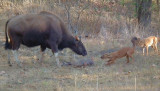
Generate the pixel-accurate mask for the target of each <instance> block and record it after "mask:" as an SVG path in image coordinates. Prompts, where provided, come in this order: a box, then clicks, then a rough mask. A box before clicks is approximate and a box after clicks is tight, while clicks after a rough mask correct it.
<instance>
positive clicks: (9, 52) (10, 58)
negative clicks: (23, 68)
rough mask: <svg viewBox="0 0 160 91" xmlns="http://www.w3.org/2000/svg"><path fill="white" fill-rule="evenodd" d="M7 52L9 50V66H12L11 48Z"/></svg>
mask: <svg viewBox="0 0 160 91" xmlns="http://www.w3.org/2000/svg"><path fill="white" fill-rule="evenodd" d="M7 52H8V64H9V66H12V64H11V53H10V52H11V51H10V50H7Z"/></svg>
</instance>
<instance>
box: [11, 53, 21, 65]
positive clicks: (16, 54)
mask: <svg viewBox="0 0 160 91" xmlns="http://www.w3.org/2000/svg"><path fill="white" fill-rule="evenodd" d="M12 53H13V55H14V59H15V61H16V63H17V64H18V66H19V67H22V64H21V62H20V61H19V59H18V50H12Z"/></svg>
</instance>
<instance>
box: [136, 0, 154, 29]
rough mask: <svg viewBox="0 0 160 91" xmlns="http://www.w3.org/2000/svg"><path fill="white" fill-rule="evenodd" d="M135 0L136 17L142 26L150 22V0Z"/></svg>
mask: <svg viewBox="0 0 160 91" xmlns="http://www.w3.org/2000/svg"><path fill="white" fill-rule="evenodd" d="M136 1H137V8H138V10H137V18H138V24H139V25H140V26H142V27H143V28H145V27H147V26H149V25H150V24H151V4H152V0H136Z"/></svg>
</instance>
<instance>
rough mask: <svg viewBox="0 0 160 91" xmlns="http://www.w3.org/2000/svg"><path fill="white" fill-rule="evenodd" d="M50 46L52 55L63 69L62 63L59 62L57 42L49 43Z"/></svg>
mask: <svg viewBox="0 0 160 91" xmlns="http://www.w3.org/2000/svg"><path fill="white" fill-rule="evenodd" d="M49 45H50V47H51V50H52V53H53V54H54V55H55V57H56V62H57V66H58V67H61V65H60V62H59V57H58V45H57V44H56V42H49Z"/></svg>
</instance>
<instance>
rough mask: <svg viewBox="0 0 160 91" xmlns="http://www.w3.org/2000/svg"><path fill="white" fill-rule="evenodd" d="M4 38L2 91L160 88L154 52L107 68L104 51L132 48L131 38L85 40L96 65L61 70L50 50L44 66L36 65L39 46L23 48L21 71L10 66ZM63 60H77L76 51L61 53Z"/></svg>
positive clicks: (138, 90) (141, 90)
mask: <svg viewBox="0 0 160 91" xmlns="http://www.w3.org/2000/svg"><path fill="white" fill-rule="evenodd" d="M1 32H3V31H1ZM0 37H1V40H0V45H1V46H0V54H1V55H0V59H1V61H0V72H2V71H5V73H3V74H1V75H0V91H135V84H136V91H159V89H160V87H159V86H160V83H159V81H160V66H159V65H160V63H159V58H160V57H159V55H154V52H153V51H152V52H151V53H150V55H149V56H142V54H141V53H139V51H140V50H139V49H138V51H136V53H135V55H134V57H135V61H134V62H131V63H129V64H124V62H125V60H126V59H125V58H122V59H118V60H117V61H116V62H115V64H113V65H111V66H105V65H104V64H105V61H104V60H101V59H100V56H101V55H100V51H101V50H107V49H111V48H117V47H118V48H121V47H124V46H131V45H132V44H131V43H130V40H128V39H126V40H124V41H126V44H124V42H122V40H114V39H112V40H108V39H103V38H102V39H100V38H91V39H83V42H84V44H85V45H86V48H87V51H88V57H91V56H93V58H94V61H95V66H92V67H86V68H73V67H69V66H68V67H62V68H57V66H56V62H55V60H54V59H55V58H54V57H53V56H52V57H50V56H51V55H52V53H51V52H50V50H47V51H46V54H45V60H44V61H43V65H39V64H38V63H35V64H34V63H33V61H35V59H34V56H33V55H35V54H36V53H34V52H38V51H39V47H36V48H26V47H24V46H21V48H20V50H19V52H20V59H21V61H22V60H23V64H24V67H23V68H19V67H18V66H17V65H16V64H15V61H14V60H13V59H12V63H13V64H14V65H13V67H9V66H8V64H7V52H6V51H5V50H4V48H3V43H4V33H2V34H1V36H0ZM37 55H38V53H37ZM12 58H13V57H12ZM78 58H81V57H79V56H78ZM60 60H61V61H64V60H65V61H73V52H71V51H68V50H67V54H65V56H64V55H62V54H61V56H60ZM135 79H136V83H135Z"/></svg>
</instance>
